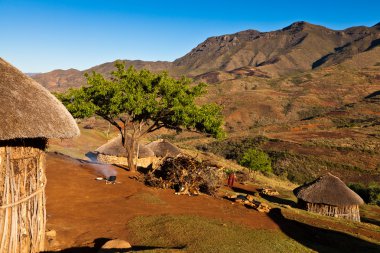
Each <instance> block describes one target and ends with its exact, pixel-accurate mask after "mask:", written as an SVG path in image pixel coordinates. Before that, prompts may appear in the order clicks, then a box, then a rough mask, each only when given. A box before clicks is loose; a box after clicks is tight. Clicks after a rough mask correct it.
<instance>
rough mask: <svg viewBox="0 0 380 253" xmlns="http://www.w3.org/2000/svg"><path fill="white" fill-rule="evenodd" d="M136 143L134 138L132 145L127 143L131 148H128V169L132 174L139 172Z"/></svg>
mask: <svg viewBox="0 0 380 253" xmlns="http://www.w3.org/2000/svg"><path fill="white" fill-rule="evenodd" d="M135 143H136V141H135V139H134V138H131V141H130V143H128V142H127V145H129V147H128V148H127V153H128V167H129V171H131V172H136V171H137V164H136V163H135V162H137V157H136V155H135Z"/></svg>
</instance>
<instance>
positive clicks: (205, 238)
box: [128, 216, 312, 253]
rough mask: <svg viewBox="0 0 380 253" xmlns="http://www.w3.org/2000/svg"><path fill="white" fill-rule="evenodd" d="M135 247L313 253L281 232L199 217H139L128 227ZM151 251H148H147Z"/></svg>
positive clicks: (199, 251)
mask: <svg viewBox="0 0 380 253" xmlns="http://www.w3.org/2000/svg"><path fill="white" fill-rule="evenodd" d="M128 230H129V231H131V238H130V239H131V241H132V242H133V243H134V244H135V245H148V246H155V247H162V248H161V249H159V250H158V251H157V250H155V251H151V250H150V251H149V252H168V250H170V249H173V248H176V247H184V248H183V251H184V252H188V253H191V252H196V253H201V252H219V253H223V252H226V253H227V252H228V253H229V252H240V253H244V252H247V253H248V252H260V253H265V252H268V253H269V252H312V250H310V249H308V248H306V247H304V246H303V245H302V244H300V243H298V242H296V241H295V240H293V239H291V238H289V237H287V236H286V235H284V234H282V233H281V232H280V231H277V230H264V229H249V228H246V227H242V226H238V225H235V224H231V223H223V222H221V221H217V220H210V219H206V218H201V217H195V216H149V217H137V218H135V219H134V220H132V221H131V222H130V223H129V224H128ZM147 252H148V251H147Z"/></svg>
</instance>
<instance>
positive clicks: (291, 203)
mask: <svg viewBox="0 0 380 253" xmlns="http://www.w3.org/2000/svg"><path fill="white" fill-rule="evenodd" d="M260 197H262V198H263V199H265V200H266V201H269V202H272V203H277V204H281V205H289V206H291V207H297V203H296V202H294V201H293V200H289V199H283V198H279V197H276V196H269V195H265V194H261V193H260Z"/></svg>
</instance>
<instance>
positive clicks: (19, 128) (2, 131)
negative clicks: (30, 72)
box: [0, 58, 79, 140]
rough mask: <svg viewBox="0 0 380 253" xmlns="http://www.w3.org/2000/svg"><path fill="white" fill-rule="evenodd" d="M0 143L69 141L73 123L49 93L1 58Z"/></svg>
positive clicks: (75, 130) (74, 131) (73, 133)
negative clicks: (44, 139)
mask: <svg viewBox="0 0 380 253" xmlns="http://www.w3.org/2000/svg"><path fill="white" fill-rule="evenodd" d="M0 120H1V124H0V140H10V139H18V138H21V139H25V138H71V137H74V136H77V135H79V129H78V126H77V124H76V123H75V120H74V119H73V117H72V116H71V114H70V113H69V112H68V111H67V110H66V108H65V107H64V106H63V105H62V104H61V102H59V101H58V99H56V98H55V97H54V96H53V95H52V94H51V93H50V92H49V91H47V90H46V89H45V88H44V87H42V86H41V85H40V84H38V83H37V82H35V81H34V80H33V79H31V78H29V77H27V76H26V75H24V74H23V73H21V72H20V71H19V70H18V69H16V68H15V67H13V66H12V65H10V64H9V63H8V62H6V61H4V60H3V59H2V58H0Z"/></svg>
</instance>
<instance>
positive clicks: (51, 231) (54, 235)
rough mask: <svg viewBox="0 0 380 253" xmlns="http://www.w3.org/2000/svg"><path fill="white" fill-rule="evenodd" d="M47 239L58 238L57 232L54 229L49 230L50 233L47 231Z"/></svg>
mask: <svg viewBox="0 0 380 253" xmlns="http://www.w3.org/2000/svg"><path fill="white" fill-rule="evenodd" d="M45 235H46V237H50V238H51V237H56V236H57V231H55V230H54V229H52V230H49V231H46V233H45Z"/></svg>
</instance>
